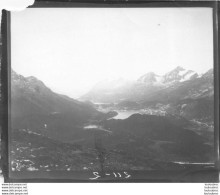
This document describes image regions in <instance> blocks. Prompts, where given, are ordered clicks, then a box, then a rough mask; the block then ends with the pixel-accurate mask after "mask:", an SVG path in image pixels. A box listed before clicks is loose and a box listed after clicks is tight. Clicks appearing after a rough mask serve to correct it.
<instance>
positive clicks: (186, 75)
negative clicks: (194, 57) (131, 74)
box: [137, 66, 198, 85]
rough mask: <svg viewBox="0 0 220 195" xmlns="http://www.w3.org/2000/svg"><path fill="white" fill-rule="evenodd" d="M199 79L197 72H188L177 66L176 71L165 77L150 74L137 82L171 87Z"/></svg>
mask: <svg viewBox="0 0 220 195" xmlns="http://www.w3.org/2000/svg"><path fill="white" fill-rule="evenodd" d="M197 77H198V74H197V73H196V72H194V71H192V70H186V69H184V68H182V67H181V66H177V67H176V68H175V69H173V70H171V71H170V72H168V73H166V74H165V75H163V76H159V75H157V74H155V73H153V72H149V73H147V74H144V75H143V76H141V77H140V78H139V79H138V80H137V82H139V83H145V84H146V85H158V84H160V85H171V84H174V83H176V82H184V81H187V80H190V79H194V78H197Z"/></svg>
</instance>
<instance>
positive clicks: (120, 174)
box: [89, 171, 131, 180]
mask: <svg viewBox="0 0 220 195" xmlns="http://www.w3.org/2000/svg"><path fill="white" fill-rule="evenodd" d="M93 175H94V176H95V177H93V178H89V179H91V180H96V179H100V178H103V177H105V178H106V177H108V176H109V177H114V178H117V179H128V178H130V177H131V175H130V174H128V172H126V171H124V172H112V173H104V174H101V173H99V172H93Z"/></svg>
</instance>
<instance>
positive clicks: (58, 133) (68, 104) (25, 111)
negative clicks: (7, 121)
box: [11, 71, 102, 141]
mask: <svg viewBox="0 0 220 195" xmlns="http://www.w3.org/2000/svg"><path fill="white" fill-rule="evenodd" d="M11 116H12V128H13V129H31V130H32V131H34V132H40V133H42V134H44V135H47V136H49V137H52V138H55V139H60V140H61V141H65V140H67V139H70V140H71V139H73V136H75V138H76V134H77V133H78V131H79V130H80V129H79V128H78V126H80V125H82V124H84V123H86V122H88V121H89V120H93V119H98V118H99V117H101V116H102V114H101V113H99V112H98V111H97V110H96V109H95V108H94V107H93V106H92V105H89V104H86V103H82V102H79V101H77V100H74V99H72V98H69V97H67V96H64V95H60V94H57V93H54V92H53V91H51V90H50V89H49V88H48V87H47V86H45V84H44V83H43V82H42V81H40V80H38V79H37V78H35V77H23V76H22V75H19V74H17V73H16V72H14V71H12V74H11Z"/></svg>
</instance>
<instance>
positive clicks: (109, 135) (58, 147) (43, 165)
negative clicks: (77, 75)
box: [10, 67, 214, 172]
mask: <svg viewBox="0 0 220 195" xmlns="http://www.w3.org/2000/svg"><path fill="white" fill-rule="evenodd" d="M181 71H184V73H182V74H179V72H181ZM210 72H211V71H208V72H207V73H206V74H204V75H201V76H199V75H198V74H196V73H194V72H192V71H186V70H183V69H182V68H181V67H177V68H176V69H175V70H174V71H173V72H169V74H166V75H165V76H164V77H160V78H159V76H158V75H157V76H156V77H155V75H154V74H152V73H151V74H147V75H145V76H142V77H141V78H140V79H139V80H138V81H137V83H135V84H134V83H130V82H122V83H121V85H119V84H118V81H117V82H115V83H116V84H117V87H118V88H117V87H114V86H113V85H111V89H108V88H105V87H104V88H105V91H102V89H95V92H89V93H90V95H91V93H92V97H89V96H90V95H89V94H86V95H84V96H83V97H82V98H80V99H79V100H75V99H72V98H69V97H67V96H64V95H60V94H57V93H55V92H53V91H51V90H50V89H49V88H48V87H47V86H46V85H44V83H43V82H42V81H39V80H38V79H37V78H35V77H23V76H21V75H18V74H17V73H15V72H12V97H11V98H12V118H11V120H12V130H11V132H10V143H11V147H10V162H11V171H12V172H14V171H42V172H50V171H57V170H58V171H110V170H118V171H121V170H132V171H134V170H139V171H140V170H184V169H188V168H189V167H200V168H201V167H202V168H204V167H210V166H211V167H213V166H214V164H213V162H214V111H213V110H214V99H213V94H214V92H213V90H214V88H213V82H212V79H213V74H211V73H210ZM178 75H179V76H178ZM184 75H185V76H184ZM187 75H188V76H187ZM171 76H173V79H174V80H173V79H172V78H171ZM143 82H144V83H143ZM155 82H156V83H155ZM124 84H125V85H126V87H124V86H123V85H124ZM102 87H103V86H102ZM122 88H123V90H121V89H122ZM205 89H206V90H205ZM108 90H109V91H108ZM112 90H113V91H112ZM140 92H141V94H140ZM112 94H114V96H112ZM116 94H117V95H116ZM131 94H132V95H131ZM94 100H96V101H94ZM96 102H99V103H96Z"/></svg>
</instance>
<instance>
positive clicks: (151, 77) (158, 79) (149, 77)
mask: <svg viewBox="0 0 220 195" xmlns="http://www.w3.org/2000/svg"><path fill="white" fill-rule="evenodd" d="M162 79H163V77H162V76H159V75H156V74H155V73H154V72H149V73H147V74H145V75H143V76H141V77H140V78H139V79H138V80H137V82H140V83H145V84H147V85H153V84H162Z"/></svg>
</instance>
